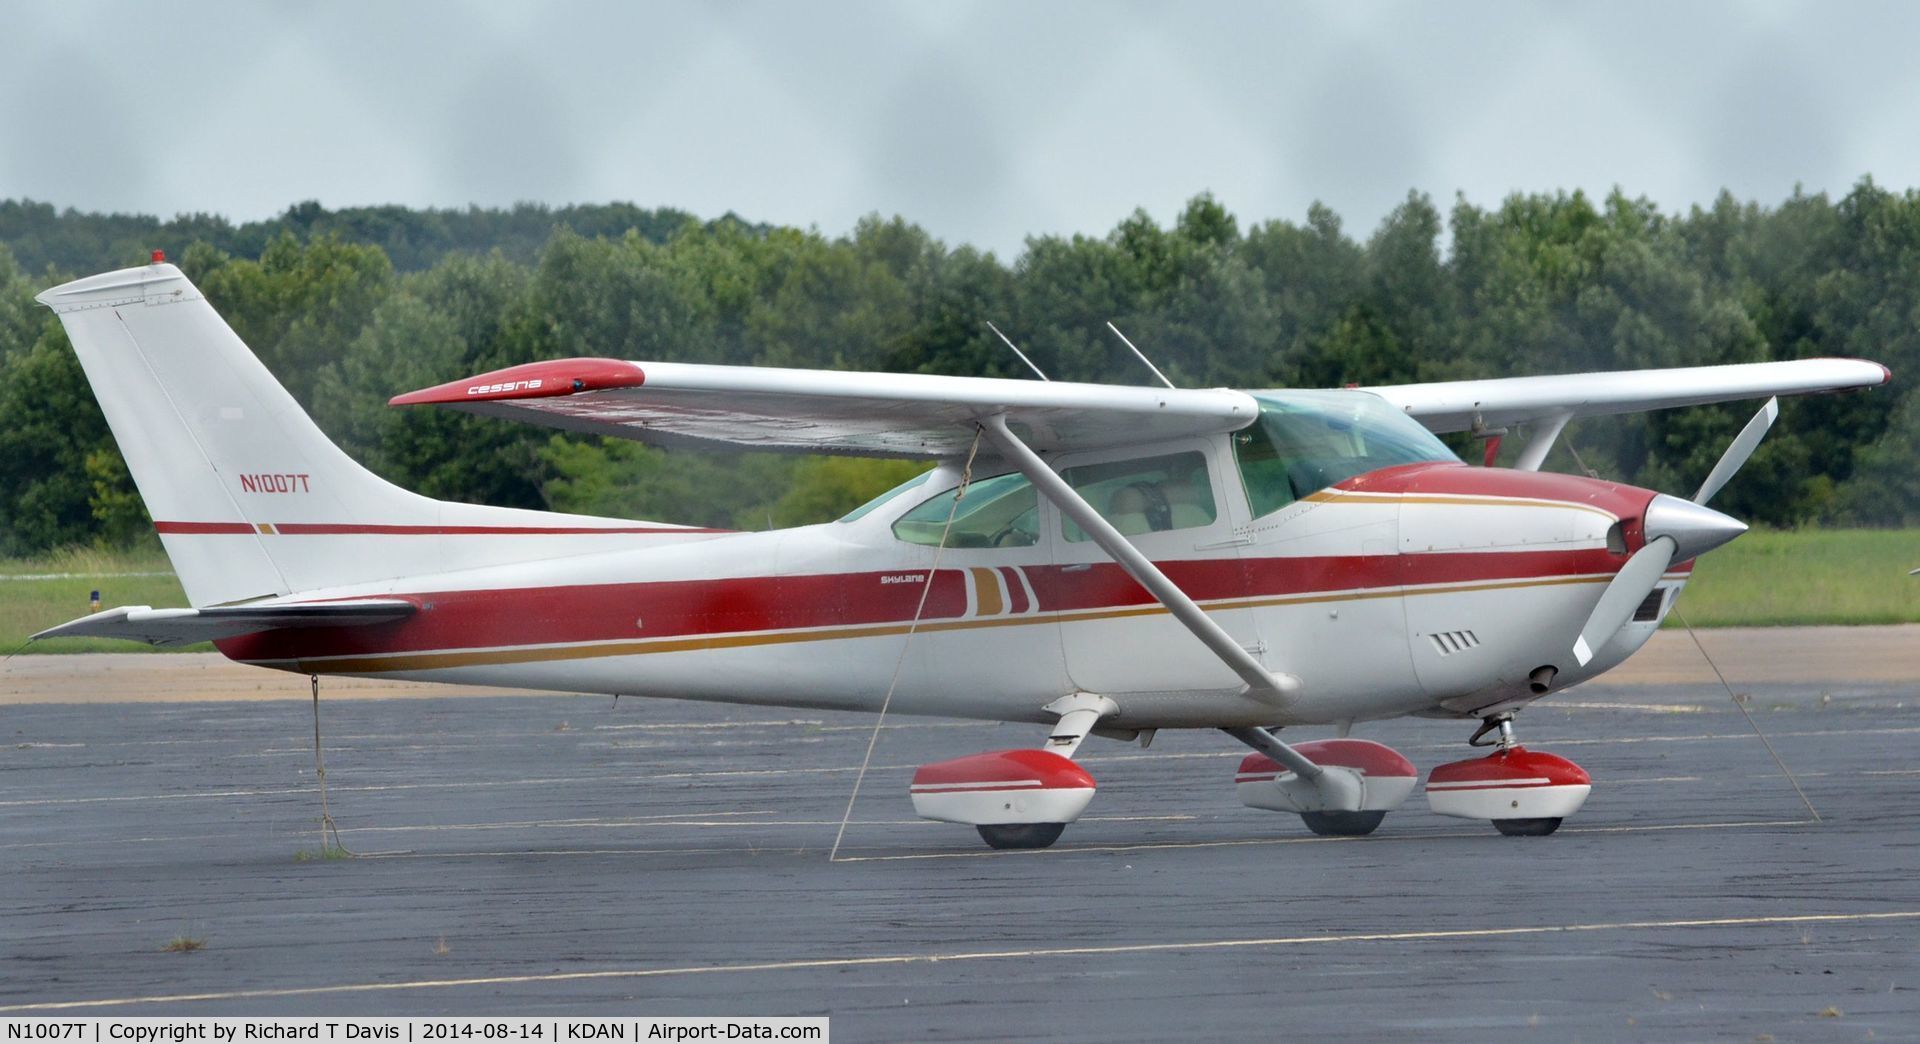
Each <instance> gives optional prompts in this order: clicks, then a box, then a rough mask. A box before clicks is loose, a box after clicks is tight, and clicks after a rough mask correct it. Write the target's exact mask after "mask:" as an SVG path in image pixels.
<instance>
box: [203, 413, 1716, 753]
mask: <svg viewBox="0 0 1920 1044" xmlns="http://www.w3.org/2000/svg"><path fill="white" fill-rule="evenodd" d="M1231 438H1232V437H1231V436H1221V437H1218V438H1215V439H1195V440H1189V441H1185V442H1182V443H1179V444H1170V445H1166V446H1156V447H1148V448H1145V449H1141V448H1135V449H1134V450H1132V452H1131V453H1130V454H1128V455H1115V454H1107V455H1106V456H1107V457H1115V456H1122V457H1123V458H1124V459H1132V460H1138V459H1141V458H1148V459H1172V458H1174V457H1177V456H1181V455H1188V454H1191V455H1193V456H1192V457H1191V458H1190V459H1194V460H1197V461H1199V462H1203V463H1204V466H1205V469H1206V471H1205V472H1204V475H1199V474H1189V475H1183V476H1181V479H1182V481H1187V482H1193V481H1201V480H1204V485H1205V486H1206V487H1207V491H1208V494H1209V499H1210V501H1211V502H1210V504H1209V505H1208V507H1207V510H1206V511H1205V512H1201V513H1193V512H1191V511H1189V513H1188V515H1187V516H1186V517H1185V519H1184V521H1185V523H1186V524H1173V522H1172V521H1171V520H1169V519H1162V520H1161V521H1160V525H1161V528H1155V527H1154V526H1153V525H1152V524H1149V525H1147V526H1146V527H1144V528H1141V529H1140V530H1139V531H1138V532H1135V533H1132V534H1130V535H1129V539H1130V540H1132V541H1133V542H1134V543H1135V544H1136V546H1138V547H1139V548H1140V549H1141V550H1142V551H1144V552H1145V553H1147V554H1148V555H1149V556H1151V557H1152V558H1153V560H1154V561H1155V562H1156V563H1157V564H1158V565H1159V566H1160V567H1161V568H1162V570H1163V571H1165V572H1166V573H1167V574H1168V575H1169V576H1170V577H1171V578H1173V579H1174V580H1175V581H1176V582H1178V583H1179V585H1180V586H1181V588H1182V589H1183V590H1185V591H1186V592H1187V593H1188V594H1189V595H1190V596H1191V597H1193V598H1194V599H1195V600H1196V601H1197V602H1199V603H1200V604H1201V605H1202V606H1204V607H1205V608H1206V609H1207V610H1208V611H1209V613H1210V615H1212V616H1213V617H1214V618H1215V619H1216V620H1217V621H1218V622H1219V623H1220V624H1221V625H1222V626H1223V627H1224V628H1226V629H1227V631H1228V632H1229V633H1230V634H1232V635H1233V636H1235V637H1236V638H1240V639H1242V641H1243V644H1244V645H1245V646H1246V647H1247V648H1248V649H1250V650H1252V651H1254V652H1255V653H1256V655H1258V656H1259V657H1260V658H1261V659H1262V660H1263V662H1265V663H1266V664H1267V665H1268V666H1270V667H1271V668H1273V669H1275V670H1284V671H1287V672H1290V673H1292V674H1295V675H1297V676H1299V677H1300V678H1302V679H1303V680H1304V681H1305V683H1306V684H1305V691H1304V692H1303V694H1302V695H1301V696H1300V697H1299V698H1298V699H1297V700H1294V701H1292V702H1290V703H1288V704H1287V705H1285V706H1276V705H1275V704H1273V703H1271V702H1267V701H1263V700H1259V699H1255V698H1252V697H1250V696H1248V695H1245V694H1244V688H1245V687H1244V684H1243V683H1242V682H1241V681H1240V680H1239V679H1238V678H1237V677H1236V676H1235V675H1234V674H1233V673H1232V672H1231V671H1229V670H1228V669H1227V668H1226V667H1224V666H1223V665H1222V664H1221V662H1220V661H1219V660H1218V659H1217V658H1215V657H1214V656H1213V655H1212V654H1211V653H1209V652H1208V651H1207V650H1206V649H1205V648H1204V647H1203V646H1201V645H1200V643H1199V642H1198V641H1196V640H1195V639H1194V637H1193V636H1192V635H1191V634H1189V633H1188V632H1187V631H1186V630H1185V629H1183V628H1182V627H1181V626H1180V625H1179V624H1178V623H1177V622H1176V621H1175V620H1174V619H1173V618H1172V617H1171V616H1170V615H1169V614H1168V612H1167V611H1166V610H1165V609H1164V608H1162V607H1161V606H1160V605H1159V604H1158V603H1157V602H1155V601H1154V600H1153V599H1152V598H1151V597H1150V596H1148V594H1147V593H1146V592H1145V591H1144V590H1143V589H1142V588H1141V587H1140V586H1139V585H1138V584H1136V583H1134V581H1133V580H1132V579H1130V578H1129V577H1128V576H1127V575H1126V574H1125V573H1124V572H1122V571H1121V569H1120V567H1119V566H1117V565H1115V564H1114V563H1112V562H1111V561H1110V560H1108V559H1107V557H1106V556H1105V555H1104V554H1103V553H1102V552H1101V551H1100V550H1099V549H1098V548H1097V547H1095V546H1094V545H1093V544H1092V543H1091V542H1089V541H1087V540H1085V539H1084V538H1079V539H1076V537H1078V536H1079V534H1078V533H1077V531H1076V530H1074V528H1073V527H1072V526H1071V525H1070V523H1066V522H1064V521H1063V520H1062V518H1061V517H1060V516H1059V514H1058V512H1056V511H1055V510H1054V509H1053V508H1052V506H1051V505H1049V504H1048V503H1046V502H1045V500H1044V499H1043V498H1041V499H1038V500H1037V501H1035V502H1033V503H1030V504H1027V503H1026V502H1024V501H1022V502H1017V503H1016V504H1014V507H1015V508H1021V507H1022V505H1023V504H1024V505H1025V506H1024V508H1023V509H1022V514H1021V515H1020V516H1018V517H1017V518H1015V519H1012V520H1009V521H1008V524H1007V525H1006V526H1005V527H1004V528H1003V532H1002V533H1001V534H1000V535H999V536H998V538H997V539H986V540H982V539H957V537H966V536H968V535H969V533H968V531H966V530H964V528H963V527H962V526H961V525H959V524H956V525H955V526H954V527H951V528H949V527H947V526H946V525H945V522H944V519H945V516H946V514H947V513H948V512H949V511H950V510H952V511H953V513H954V514H955V515H956V516H961V515H968V516H969V517H971V515H972V514H978V513H980V512H990V511H991V509H992V503H991V501H990V498H991V497H992V496H993V495H994V488H993V487H991V486H990V483H992V482H993V481H994V480H993V478H992V477H991V476H988V475H982V476H981V477H980V478H979V479H977V480H976V481H975V483H974V485H973V487H972V489H971V490H970V495H971V496H973V497H974V498H975V504H976V505H978V506H977V508H976V509H975V510H974V511H972V512H971V513H968V512H960V511H957V510H954V509H953V508H952V496H951V493H949V492H945V491H946V490H948V489H950V487H952V486H955V485H957V483H958V479H959V472H958V469H957V468H955V467H953V466H946V467H942V468H940V469H936V470H935V471H934V472H933V473H931V474H930V475H929V476H928V478H927V479H926V480H924V481H922V482H920V483H919V484H917V485H915V486H914V487H913V488H911V489H906V490H903V491H896V493H895V494H894V495H893V496H891V498H890V499H887V500H885V501H884V502H883V503H880V504H878V505H875V506H872V507H871V509H870V510H866V511H864V512H863V513H860V514H859V515H858V517H854V518H850V519H849V520H843V521H839V522H832V523H826V524H822V525H814V526H805V527H800V528H795V529H787V530H779V531H771V532H761V533H732V534H720V535H711V536H709V537H707V538H705V539H698V540H685V539H681V540H676V541H674V542H671V543H667V544H665V545H664V546H649V544H648V540H649V537H647V536H646V535H636V536H634V537H633V538H632V543H633V544H634V546H633V548H632V549H631V550H616V551H596V552H593V553H587V554H580V555H573V556H566V557H559V558H554V559H548V560H543V561H533V562H522V563H517V564H513V565H506V566H498V567H489V568H482V569H468V570H462V571H458V572H451V573H438V574H428V575H422V576H414V577H407V578H403V579H397V580H392V581H383V582H379V583H374V584H360V585H355V586H353V587H343V588H338V589H332V590H326V591H316V592H308V593H305V594H302V595H301V596H299V600H323V599H331V598H350V597H364V596H367V595H374V594H378V595H400V596H405V597H409V598H412V599H414V600H416V601H417V602H418V604H419V606H420V611H419V612H418V613H417V614H416V615H415V616H413V617H412V618H410V619H408V620H405V621H402V622H398V623H394V624H391V625H385V626H381V627H375V628H365V629H356V630H353V631H350V632H348V631H324V630H285V631H279V632H270V633H266V634H259V635H252V636H247V637H243V638H237V639H231V640H228V641H225V642H222V643H221V648H222V649H223V651H225V652H226V653H227V654H228V655H229V656H232V657H233V658H235V659H238V660H243V661H247V662H252V663H258V664H261V665H264V666H272V667H279V668H283V669H289V670H296V671H301V672H313V673H322V674H347V675H363V676H380V677H397V678H411V679H423V680H431V681H444V682H456V683H463V684H479V685H492V686H514V687H527V688H537V689H553V690H564V691H582V692H599V693H619V694H624V695H636V696H657V697H675V698H687V699H699V700H712V701H724V702H737V703H748V704H768V705H781V706H795V707H811V708H837V709H847V710H875V709H878V707H879V706H880V704H881V702H882V701H883V699H885V698H886V697H887V694H888V692H889V689H891V690H892V692H893V695H892V700H891V709H892V710H893V711H895V712H898V713H909V714H928V715H946V716H954V717H967V718H985V719H993V720H1009V721H1036V722H1046V721H1050V720H1052V715H1050V714H1048V713H1047V712H1045V711H1044V710H1043V709H1042V708H1044V707H1045V706H1046V704H1048V703H1050V702H1051V701H1053V700H1054V699H1057V698H1058V697H1060V696H1062V695H1066V694H1069V693H1073V692H1095V693H1100V694H1103V695H1107V696H1110V697H1112V698H1113V699H1114V700H1115V701H1116V702H1117V703H1118V705H1119V707H1120V713H1119V714H1118V715H1117V716H1115V717H1114V718H1113V719H1112V720H1111V721H1110V722H1109V723H1107V724H1108V725H1109V726H1110V727H1112V728H1118V729H1128V728H1161V727H1183V726H1193V727H1200V726H1222V725H1238V724H1262V725H1280V724H1301V723H1328V722H1342V721H1352V720H1364V719H1374V718H1383V717H1392V716H1397V715H1404V714H1444V715H1480V714H1484V713H1488V712H1489V711H1490V710H1492V709H1495V708H1504V707H1512V706H1518V705H1521V704H1523V703H1525V702H1527V701H1530V700H1532V699H1535V698H1537V697H1538V696H1539V695H1541V693H1540V692H1539V691H1536V689H1535V687H1534V686H1533V684H1532V682H1531V681H1530V679H1531V678H1533V677H1534V675H1535V672H1536V671H1537V670H1538V669H1539V668H1541V667H1543V666H1547V667H1553V668H1554V673H1555V679H1554V681H1553V684H1552V686H1551V687H1552V688H1553V689H1558V688H1562V687H1564V686H1566V685H1569V684H1573V683H1575V682H1577V681H1580V680H1583V679H1584V678H1587V677H1591V676H1593V675H1594V674H1597V673H1599V672H1600V671H1603V670H1605V669H1607V668H1609V667H1611V666H1613V665H1614V664H1616V663H1618V662H1619V661H1620V660H1622V659H1624V658H1625V657H1626V656H1628V655H1630V654H1631V653H1632V652H1633V651H1634V650H1635V649H1637V648H1638V647H1639V646H1640V645H1641V644H1642V643H1644V641H1645V640H1646V638H1647V637H1648V636H1650V635H1651V633H1652V631H1653V630H1654V628H1655V627H1657V625H1658V619H1659V616H1660V615H1661V614H1662V613H1663V612H1664V610H1665V608H1666V606H1668V605H1670V604H1671V600H1672V595H1673V593H1675V592H1677V590H1678V588H1679V587H1680V586H1681V585H1682V584H1683V583H1684V581H1685V572H1684V570H1683V569H1676V570H1675V571H1673V572H1671V573H1669V575H1668V576H1667V577H1666V578H1665V579H1664V580H1663V581H1662V584H1661V596H1660V599H1659V601H1658V605H1657V606H1656V607H1655V608H1653V609H1652V610H1651V612H1649V613H1644V614H1640V615H1641V616H1642V617H1643V618H1642V619H1637V620H1636V621H1635V622H1633V623H1631V624H1629V625H1628V626H1627V627H1626V628H1624V629H1623V630H1622V631H1621V632H1620V633H1619V634H1618V635H1617V636H1616V637H1615V639H1614V640H1613V641H1612V642H1610V643H1609V644H1608V645H1607V646H1606V647H1604V648H1602V649H1601V650H1600V654H1599V655H1598V656H1597V657H1596V658H1595V659H1594V660H1593V661H1592V662H1591V663H1589V664H1587V665H1586V666H1585V667H1581V668H1575V667H1574V665H1573V662H1572V658H1571V657H1570V656H1568V655H1567V650H1568V649H1569V648H1570V647H1571V645H1572V642H1573V640H1574V638H1575V636H1576V635H1577V634H1578V631H1579V628H1580V625H1581V622H1582V621H1583V620H1584V619H1585V618H1586V616H1587V614H1588V613H1589V612H1590V611H1591V609H1592V607H1593V604H1594V602H1595V600H1596V599H1597V597H1598V595H1599V592H1600V589H1601V588H1602V587H1603V586H1604V585H1605V583H1606V581H1607V580H1609V579H1610V578H1611V576H1612V575H1613V573H1614V572H1615V571H1617V570H1618V569H1619V567H1620V565H1621V563H1623V562H1624V561H1625V558H1626V554H1627V553H1628V552H1629V551H1630V550H1631V547H1629V546H1628V544H1629V542H1630V541H1632V540H1634V539H1635V538H1636V536H1637V534H1636V528H1635V527H1636V521H1637V513H1638V512H1639V511H1641V510H1643V509H1644V507H1645V505H1646V503H1647V502H1648V500H1650V498H1651V497H1652V496H1653V494H1652V493H1650V492H1648V491H1645V490H1638V489H1633V488H1631V487H1626V486H1620V485H1616V484H1613V483H1606V482H1599V481H1594V480H1588V479H1582V478H1574V477H1569V476H1563V475H1554V474H1540V473H1534V472H1520V471H1508V470H1502V469H1487V468H1471V467H1467V466H1466V465H1463V464H1459V463H1457V462H1452V463H1449V462H1427V463H1415V464H1409V465H1399V466H1392V467H1387V468H1383V469H1377V470H1374V471H1370V472H1365V473H1362V474H1360V475H1357V476H1353V477H1351V478H1348V479H1345V480H1343V481H1341V482H1338V483H1335V484H1333V485H1331V486H1328V487H1325V488H1322V489H1318V490H1315V491H1314V492H1312V493H1310V494H1308V495H1306V496H1303V497H1299V498H1297V499H1294V500H1293V501H1292V502H1291V503H1289V504H1286V505H1284V506H1281V507H1278V508H1277V509H1273V510H1269V511H1266V512H1263V513H1259V514H1256V513H1255V511H1256V509H1257V508H1258V507H1260V506H1266V505H1259V504H1256V503H1254V502H1253V499H1252V495H1250V494H1249V492H1248V488H1247V485H1246V483H1245V482H1244V481H1242V478H1243V476H1238V475H1236V474H1234V471H1235V449H1236V447H1235V446H1233V445H1232V443H1231V441H1230V440H1231ZM1111 463H1112V462H1110V461H1107V460H1087V461H1074V460H1065V461H1062V462H1060V466H1061V468H1062V470H1063V471H1064V472H1066V473H1068V474H1072V473H1073V470H1072V469H1074V468H1076V467H1079V468H1084V469H1088V470H1087V472H1085V473H1087V474H1090V475H1094V476H1096V480H1097V477H1098V476H1099V475H1100V474H1101V473H1100V472H1099V470H1098V469H1099V468H1101V467H1102V466H1106V465H1110V464H1111ZM980 470H982V471H991V470H992V469H991V468H990V467H989V468H983V469H980ZM1242 470H1244V469H1242ZM1120 477H1121V478H1124V477H1126V476H1124V475H1122V476H1120ZM1002 484H1003V485H1004V484H1005V483H1004V482H1003V483H1002ZM1163 484H1164V483H1163ZM1135 485H1139V483H1135ZM983 499H985V500H987V501H988V502H986V503H982V500H983ZM966 502H967V501H966V498H965V497H963V498H962V504H963V505H964V504H966ZM1121 506H1123V507H1130V506H1132V505H1131V504H1130V503H1128V504H1122V505H1121ZM929 507H931V508H932V509H933V510H931V511H930V510H928V509H929ZM1176 507H1177V505H1176ZM1171 514H1172V517H1173V519H1178V518H1180V516H1179V514H1178V512H1177V511H1174V512H1172V513H1171ZM1209 514H1210V515H1211V518H1208V517H1207V515H1209ZM916 518H920V519H929V518H931V519H933V522H932V523H931V524H921V523H918V522H916V521H915V519H916ZM988 524H989V525H992V524H993V523H992V522H989V523H988ZM1016 526H1018V527H1019V528H1017V529H1016V528H1015V527H1016ZM976 528H978V527H976ZM955 529H958V530H961V531H960V532H959V533H957V534H956V533H955V532H954V531H953V530H955ZM936 530H938V531H941V532H945V533H946V536H947V538H948V539H947V542H946V546H944V547H943V546H940V545H939V544H938V542H934V543H931V544H929V543H920V542H915V541H916V540H926V539H928V538H929V534H932V533H934V532H935V531H936ZM1007 533H1014V534H1016V536H1017V538H1016V539H1011V540H1009V539H1007V536H1006V534H1007ZM990 536H991V534H990ZM442 539H459V537H443V538H442ZM593 539H595V540H596V541H599V540H604V539H605V538H604V537H595V538H593ZM983 543H984V544H985V545H986V546H980V545H982V544H983ZM1610 545H1611V546H1610ZM602 546H604V545H602ZM909 631H911V632H912V633H911V635H910V636H909ZM896 672H897V678H896Z"/></svg>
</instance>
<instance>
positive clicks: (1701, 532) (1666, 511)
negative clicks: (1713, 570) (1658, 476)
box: [1641, 493, 1747, 562]
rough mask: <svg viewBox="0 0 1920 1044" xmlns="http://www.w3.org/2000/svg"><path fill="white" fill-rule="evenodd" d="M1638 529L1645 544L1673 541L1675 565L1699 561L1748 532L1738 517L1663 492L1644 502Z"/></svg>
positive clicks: (1745, 525)
mask: <svg viewBox="0 0 1920 1044" xmlns="http://www.w3.org/2000/svg"><path fill="white" fill-rule="evenodd" d="M1641 527H1642V531H1643V532H1644V533H1645V534H1646V539H1647V540H1648V541H1652V540H1654V539H1656V538H1659V537H1671V538H1672V539H1673V542H1674V545H1675V551H1674V553H1673V559H1672V560H1673V561H1675V562H1684V561H1686V560H1688V559H1690V558H1698V557H1699V556H1701V555H1704V554H1706V553H1707V552H1709V551H1711V550H1713V549H1714V548H1716V547H1719V546H1720V545H1722V544H1725V543H1727V542H1728V541H1730V540H1732V539H1733V538H1735V537H1737V536H1739V535H1740V534H1742V533H1744V532H1746V531H1747V524H1746V523H1745V522H1742V521H1740V520H1739V519H1737V518H1733V517H1732V516H1730V515H1723V514H1721V513H1720V512H1718V511H1715V510H1714V509H1712V508H1710V507H1707V506H1706V505H1704V504H1696V503H1694V502H1693V501H1691V500H1682V499H1681V498H1679V497H1673V496H1668V495H1667V494H1665V493H1659V494H1656V495H1655V496H1654V498H1653V499H1652V500H1651V501H1649V502H1648V503H1647V509H1646V511H1645V512H1644V513H1643V514H1642V515H1641Z"/></svg>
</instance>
